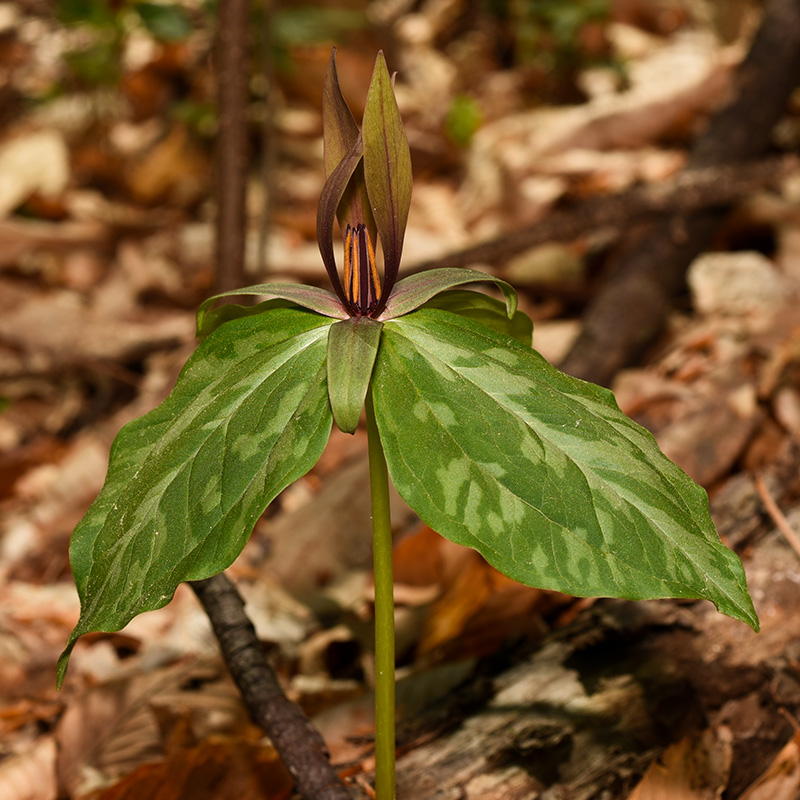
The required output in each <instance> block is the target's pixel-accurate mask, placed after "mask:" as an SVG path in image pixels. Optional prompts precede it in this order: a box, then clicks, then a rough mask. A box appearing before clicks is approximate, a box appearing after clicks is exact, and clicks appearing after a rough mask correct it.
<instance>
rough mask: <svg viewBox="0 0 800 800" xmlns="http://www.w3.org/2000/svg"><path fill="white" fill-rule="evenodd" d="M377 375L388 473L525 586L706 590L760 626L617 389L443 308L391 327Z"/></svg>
mask: <svg viewBox="0 0 800 800" xmlns="http://www.w3.org/2000/svg"><path fill="white" fill-rule="evenodd" d="M370 385H371V392H372V400H373V403H374V408H375V416H376V419H377V424H378V429H379V431H380V437H381V443H382V445H383V448H384V451H385V454H386V461H387V463H388V466H389V472H390V474H391V476H392V480H393V481H394V484H395V486H396V487H397V490H398V492H399V493H400V495H401V497H402V498H403V499H404V500H405V501H406V503H408V504H409V506H411V508H413V509H414V511H416V512H417V514H419V516H420V518H421V519H422V520H423V521H424V522H426V523H427V524H428V525H429V526H430V527H431V528H433V529H434V530H436V531H438V532H439V533H440V534H442V535H443V536H446V537H447V538H448V539H451V540H453V541H455V542H458V543H459V544H464V545H468V546H470V547H473V548H475V549H476V550H478V551H479V552H480V553H481V554H482V555H483V556H484V557H485V558H486V559H487V560H488V561H489V562H490V563H491V564H492V565H493V566H495V567H496V568H497V569H498V570H500V571H501V572H503V573H504V574H506V575H508V576H509V577H511V578H514V579H515V580H518V581H520V582H521V583H526V584H529V585H532V586H537V587H539V588H543V589H554V590H557V591H561V592H566V593H569V594H574V595H580V596H589V597H591V596H600V597H603V596H610V597H622V598H627V599H631V600H634V599H648V598H650V599H652V598H666V597H681V598H705V599H708V600H710V601H711V602H713V603H714V605H716V607H717V608H718V609H719V610H720V611H721V612H723V613H725V614H728V615H729V616H731V617H734V618H736V619H740V620H743V621H744V622H746V623H747V624H749V625H751V626H752V627H753V628H754V629H756V630H757V629H758V617H757V616H756V613H755V610H754V608H753V604H752V601H751V599H750V595H749V594H748V591H747V584H746V581H745V574H744V569H743V567H742V563H741V561H740V560H739V558H738V557H737V556H736V555H735V554H734V553H733V552H731V551H730V550H728V549H727V548H726V547H725V546H724V545H723V544H722V542H721V541H720V539H719V536H718V535H717V533H716V531H715V529H714V525H713V523H712V521H711V517H710V515H709V510H708V498H707V496H706V494H705V492H704V491H703V490H702V489H701V488H700V487H699V486H698V485H697V484H695V483H694V482H693V481H692V480H691V479H690V478H689V477H688V476H687V475H686V474H685V473H684V472H683V471H682V470H681V469H680V468H678V467H677V466H676V465H675V464H673V463H672V462H671V461H670V460H669V459H668V458H667V457H666V456H665V455H664V454H663V453H662V452H661V451H660V450H659V448H658V445H657V444H656V441H655V439H654V438H653V437H652V435H651V434H650V433H648V432H647V431H646V430H645V429H644V428H642V427H640V426H639V425H637V424H636V423H634V422H633V421H632V420H630V419H629V418H628V417H626V416H625V415H624V414H623V413H622V412H621V411H620V409H619V407H618V406H617V404H616V401H615V399H614V396H613V395H612V394H611V392H609V391H608V390H606V389H602V388H600V387H598V386H594V385H592V384H589V383H584V382H583V381H579V380H577V379H575V378H572V377H570V376H568V375H565V374H564V373H562V372H559V371H558V370H557V369H555V368H554V367H552V366H551V365H550V364H548V363H547V361H545V360H544V359H543V358H542V357H541V356H540V355H539V354H538V353H536V351H534V350H532V349H531V348H529V347H525V346H524V345H522V344H521V343H519V342H517V341H515V340H514V339H512V338H511V337H509V336H505V335H503V334H502V333H498V332H496V331H493V330H491V329H490V328H488V327H486V326H485V325H482V324H479V323H477V322H475V321H474V320H471V319H468V318H466V317H463V316H461V315H458V314H452V313H449V312H446V311H440V310H438V309H433V308H428V309H421V310H419V311H416V312H414V313H413V314H408V315H406V316H403V317H400V318H398V319H394V320H391V321H388V322H386V323H385V325H384V330H383V336H382V338H381V347H380V351H379V353H378V358H377V360H376V363H375V369H374V372H373V376H372V382H371V384H370ZM398 398H402V402H398Z"/></svg>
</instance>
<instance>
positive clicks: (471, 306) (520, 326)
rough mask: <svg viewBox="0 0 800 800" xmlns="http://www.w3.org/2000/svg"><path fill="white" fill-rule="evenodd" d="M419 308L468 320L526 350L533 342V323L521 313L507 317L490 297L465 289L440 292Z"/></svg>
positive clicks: (501, 305) (500, 305)
mask: <svg viewBox="0 0 800 800" xmlns="http://www.w3.org/2000/svg"><path fill="white" fill-rule="evenodd" d="M421 308H438V309H441V310H442V311H450V312H452V313H453V314H460V315H461V316H462V317H469V319H474V320H475V321H476V322H480V323H481V325H486V326H487V327H489V328H491V329H492V330H495V331H499V332H500V333H505V334H506V335H507V336H511V337H512V338H514V339H516V340H517V341H518V342H522V343H523V344H525V345H527V346H528V347H530V346H531V341H532V339H533V321H532V320H531V318H530V317H529V316H528V315H527V314H525V313H523V312H522V311H515V312H514V315H513V316H512V317H511V319H509V318H508V313H507V312H506V306H505V304H504V303H501V302H500V301H499V300H495V298H494V297H489V296H488V295H485V294H481V293H480V292H474V291H470V290H469V289H451V290H450V291H447V292H441V293H440V294H437V295H436V296H435V297H433V298H431V299H430V300H428V302H427V303H425V305H423V306H421Z"/></svg>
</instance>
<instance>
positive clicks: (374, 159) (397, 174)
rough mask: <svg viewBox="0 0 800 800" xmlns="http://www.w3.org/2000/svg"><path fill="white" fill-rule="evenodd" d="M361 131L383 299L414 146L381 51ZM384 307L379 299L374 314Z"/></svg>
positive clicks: (392, 270) (404, 214) (402, 227)
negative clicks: (380, 252)
mask: <svg viewBox="0 0 800 800" xmlns="http://www.w3.org/2000/svg"><path fill="white" fill-rule="evenodd" d="M361 133H362V136H363V139H364V180H365V181H366V184H367V194H368V195H369V202H370V207H371V208H372V213H373V215H374V217H375V224H376V225H377V228H378V239H379V240H380V242H381V247H382V248H383V297H384V298H385V297H386V296H387V295H388V293H389V291H390V289H391V287H392V286H394V284H395V281H396V280H397V272H398V270H399V269H400V257H401V255H402V252H403V239H404V237H405V232H406V223H407V221H408V212H409V209H410V208H411V189H412V184H413V181H412V176H411V151H410V150H409V147H408V139H407V138H406V132H405V128H404V127H403V121H402V119H401V118H400V111H399V110H398V108H397V100H396V99H395V96H394V88H393V86H392V79H391V77H390V76H389V70H388V68H387V67H386V59H385V58H384V57H383V53H382V52H379V53H378V57H377V58H376V59H375V68H374V70H373V72H372V82H371V83H370V87H369V92H367V102H366V104H365V106H364V119H363V121H362V124H361ZM380 310H381V304H380V303H379V304H378V307H377V310H376V316H377V315H379V314H380Z"/></svg>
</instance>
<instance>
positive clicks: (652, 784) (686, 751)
mask: <svg viewBox="0 0 800 800" xmlns="http://www.w3.org/2000/svg"><path fill="white" fill-rule="evenodd" d="M732 756H733V736H732V734H731V731H730V729H729V728H727V727H725V726H724V725H721V726H719V727H717V728H709V729H707V730H705V731H702V732H700V733H694V734H692V735H690V736H686V737H685V738H683V739H681V740H680V741H679V742H676V743H675V744H673V745H671V746H670V747H668V748H667V749H666V750H665V751H664V753H663V755H662V756H661V757H660V758H659V759H657V760H656V761H654V762H653V763H652V764H651V765H650V767H649V769H648V770H647V772H646V773H645V775H644V777H643V778H642V780H641V781H640V782H639V783H638V785H637V786H636V788H635V789H634V790H633V792H632V793H631V794H630V796H629V797H628V800H718V798H719V797H721V796H722V792H723V791H725V787H726V786H727V785H728V777H729V775H730V769H731V759H732Z"/></svg>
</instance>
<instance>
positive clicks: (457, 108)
mask: <svg viewBox="0 0 800 800" xmlns="http://www.w3.org/2000/svg"><path fill="white" fill-rule="evenodd" d="M482 122H483V114H482V113H481V109H480V106H479V105H478V103H477V102H476V101H475V100H474V99H473V98H472V97H470V96H469V95H468V94H457V95H456V96H455V97H454V98H453V100H452V102H451V104H450V108H449V110H448V112H447V116H446V117H445V120H444V131H445V133H446V134H447V136H448V137H449V138H450V140H451V141H452V142H453V143H454V144H457V145H458V146H459V147H467V146H468V145H469V143H470V142H471V141H472V137H473V136H474V135H475V133H476V132H477V130H478V128H480V126H481V123H482Z"/></svg>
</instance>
